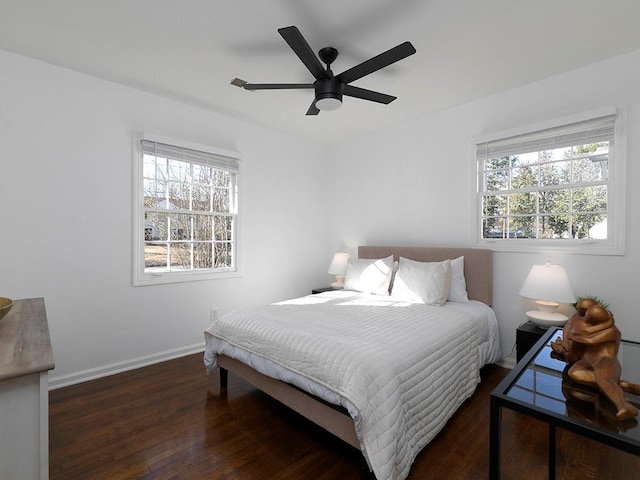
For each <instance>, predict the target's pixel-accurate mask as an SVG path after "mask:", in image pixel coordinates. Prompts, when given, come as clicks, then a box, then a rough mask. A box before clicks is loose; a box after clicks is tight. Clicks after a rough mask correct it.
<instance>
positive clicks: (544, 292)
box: [520, 263, 576, 303]
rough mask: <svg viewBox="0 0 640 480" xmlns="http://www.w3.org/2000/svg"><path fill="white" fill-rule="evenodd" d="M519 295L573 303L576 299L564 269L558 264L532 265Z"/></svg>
mask: <svg viewBox="0 0 640 480" xmlns="http://www.w3.org/2000/svg"><path fill="white" fill-rule="evenodd" d="M520 295H521V296H523V297H527V298H533V299H535V300H545V301H549V302H558V303H573V302H575V300H576V297H575V294H574V293H573V289H572V288H571V284H570V283H569V277H567V272H566V270H565V269H564V268H563V267H561V266H560V265H551V264H550V263H547V264H545V265H533V266H532V267H531V271H529V275H527V278H526V279H525V281H524V283H523V284H522V288H521V289H520Z"/></svg>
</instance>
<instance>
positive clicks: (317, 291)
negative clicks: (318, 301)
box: [311, 287, 335, 295]
mask: <svg viewBox="0 0 640 480" xmlns="http://www.w3.org/2000/svg"><path fill="white" fill-rule="evenodd" d="M331 290H335V289H334V288H333V287H322V288H314V289H313V290H311V293H312V294H313V295H315V294H316V293H322V292H330V291H331Z"/></svg>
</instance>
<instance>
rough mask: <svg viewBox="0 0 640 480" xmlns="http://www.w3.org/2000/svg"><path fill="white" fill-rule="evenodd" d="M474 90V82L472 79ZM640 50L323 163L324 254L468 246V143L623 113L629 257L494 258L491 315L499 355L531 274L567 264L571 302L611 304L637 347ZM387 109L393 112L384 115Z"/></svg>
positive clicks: (523, 305)
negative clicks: (327, 181)
mask: <svg viewBox="0 0 640 480" xmlns="http://www.w3.org/2000/svg"><path fill="white" fill-rule="evenodd" d="M469 81H473V79H469ZM638 85H640V51H637V52H634V53H631V54H628V55H625V56H622V57H618V58H614V59H610V60H608V61H605V62H602V63H598V64H595V65H591V66H588V67H586V68H582V69H579V70H575V71H572V72H569V73H566V74H563V75H559V76H556V77H553V78H549V79H546V80H544V81H540V82H536V83H532V84H529V85H526V86H524V87H521V88H518V89H514V90H511V91H508V92H505V93H502V94H499V95H495V96H492V97H488V98H484V99H482V100H480V101H476V102H473V103H469V104H465V105H462V106H459V107H457V108H453V109H450V110H447V111H444V112H441V113H438V114H435V115H431V116H429V117H426V118H421V119H418V120H415V121H412V122H407V123H404V124H402V125H399V126H397V127H395V128H392V129H389V130H386V131H384V132H377V133H375V134H374V135H370V136H364V137H362V138H357V139H353V140H351V141H349V142H344V143H343V144H341V145H339V146H337V147H334V148H333V149H332V151H331V152H329V154H328V155H327V162H328V165H329V167H330V168H332V169H333V170H335V171H336V172H339V175H335V174H334V175H332V177H331V178H332V179H335V180H334V181H333V182H332V184H331V192H330V197H331V198H333V196H335V197H336V198H337V200H336V201H335V202H333V204H332V205H331V206H330V212H329V213H330V219H331V222H332V223H331V231H332V232H333V237H332V238H330V239H329V242H328V247H329V251H336V250H340V249H344V250H345V251H348V252H350V253H352V254H355V253H356V247H357V245H362V244H370V245H373V244H382V245H385V244H386V245H388V244H401V245H434V246H439V245H455V246H468V245H471V243H472V239H471V236H470V231H471V229H470V224H471V222H472V218H473V215H472V205H473V198H472V187H471V180H470V179H471V177H472V172H473V171H474V170H473V169H474V168H475V164H474V158H473V154H472V152H471V142H472V138H473V137H475V136H478V135H481V134H487V133H492V132H498V131H502V130H506V129H509V128H513V127H517V126H522V125H528V124H533V123H536V122H540V121H544V120H549V119H554V118H560V117H563V116H566V115H570V114H575V113H582V112H587V111H589V110H593V109H596V108H600V107H604V106H610V105H621V106H624V107H625V108H626V110H627V138H628V141H627V179H628V186H627V195H626V200H627V202H626V203H627V215H626V255H625V256H591V255H570V256H569V255H545V254H518V253H496V254H495V255H494V308H495V310H496V313H497V316H498V319H499V322H500V332H501V335H502V346H503V351H504V352H505V354H508V353H509V352H511V350H512V348H513V345H514V343H515V331H516V328H517V326H518V325H520V324H521V323H523V322H524V321H526V318H525V317H524V312H525V311H526V310H528V309H531V308H532V305H531V304H530V303H529V302H530V301H528V300H525V299H522V298H520V297H519V296H518V290H519V289H520V286H521V284H522V282H523V281H524V278H525V276H526V274H527V273H528V271H529V268H530V266H531V265H532V264H534V263H544V262H545V261H547V260H550V261H552V262H553V263H559V264H562V265H565V266H566V268H567V270H568V274H569V277H570V280H571V282H572V285H573V288H574V290H575V292H576V294H578V295H580V294H582V295H584V294H592V295H598V296H600V297H601V298H604V299H606V300H608V301H609V302H610V304H611V306H610V308H611V309H612V311H613V313H614V315H615V318H616V322H617V325H618V326H619V328H620V329H621V331H622V333H623V336H624V337H626V338H629V339H633V340H640V316H639V315H638V312H637V310H636V308H635V307H636V305H635V297H636V295H637V287H638V284H639V282H638V280H637V278H638V271H639V270H640V250H639V249H638V238H639V237H640V224H639V217H640V216H639V211H638V207H637V205H638V204H639V203H640V192H639V191H638V189H637V188H634V184H635V181H636V180H637V181H640V166H639V165H638V157H639V156H640V135H639V133H640V88H638ZM391 107H392V106H391Z"/></svg>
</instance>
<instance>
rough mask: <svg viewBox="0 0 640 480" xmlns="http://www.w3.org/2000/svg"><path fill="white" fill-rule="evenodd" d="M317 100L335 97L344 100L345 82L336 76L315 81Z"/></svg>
mask: <svg viewBox="0 0 640 480" xmlns="http://www.w3.org/2000/svg"><path fill="white" fill-rule="evenodd" d="M315 91H316V102H317V101H318V100H320V99H322V98H335V99H336V100H340V101H342V92H343V91H344V83H342V82H341V81H340V80H338V79H337V78H335V77H332V78H321V79H320V80H316V82H315Z"/></svg>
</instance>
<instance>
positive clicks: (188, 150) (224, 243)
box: [134, 136, 239, 285]
mask: <svg viewBox="0 0 640 480" xmlns="http://www.w3.org/2000/svg"><path fill="white" fill-rule="evenodd" d="M138 152H139V154H138V158H137V161H136V175H135V176H136V179H135V181H136V189H137V195H136V199H137V205H136V209H135V213H136V215H135V217H136V219H135V222H136V225H135V246H134V251H135V252H136V254H135V255H134V257H135V258H134V261H135V268H134V284H135V285H149V284H155V283H170V282H182V281H191V280H203V279H209V278H216V277H220V276H230V275H237V272H238V259H237V256H238V252H237V248H238V242H237V222H238V172H239V161H238V155H237V154H236V153H234V152H222V151H216V150H213V149H211V148H208V147H202V146H194V145H186V144H183V143H181V142H180V144H179V143H178V142H176V141H163V140H161V139H154V138H151V137H149V136H145V138H144V139H141V140H139V145H138Z"/></svg>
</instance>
